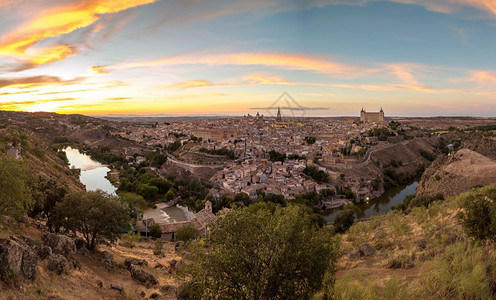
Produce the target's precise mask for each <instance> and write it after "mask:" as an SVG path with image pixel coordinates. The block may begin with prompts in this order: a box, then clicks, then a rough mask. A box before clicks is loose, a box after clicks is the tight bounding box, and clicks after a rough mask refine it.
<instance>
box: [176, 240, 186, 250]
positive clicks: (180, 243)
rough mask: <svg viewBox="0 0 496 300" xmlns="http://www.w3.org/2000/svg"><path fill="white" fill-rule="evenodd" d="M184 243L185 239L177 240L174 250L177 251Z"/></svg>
mask: <svg viewBox="0 0 496 300" xmlns="http://www.w3.org/2000/svg"><path fill="white" fill-rule="evenodd" d="M183 244H184V242H183V241H179V242H176V245H174V250H175V251H176V252H177V251H178V250H179V249H180V248H181V247H182V246H183Z"/></svg>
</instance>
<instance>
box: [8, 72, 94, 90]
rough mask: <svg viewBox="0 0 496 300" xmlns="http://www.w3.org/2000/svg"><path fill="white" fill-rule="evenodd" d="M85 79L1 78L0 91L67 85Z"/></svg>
mask: <svg viewBox="0 0 496 300" xmlns="http://www.w3.org/2000/svg"><path fill="white" fill-rule="evenodd" d="M83 80H84V78H75V79H71V80H63V79H61V78H59V77H56V76H45V75H40V76H30V77H19V78H0V89H1V88H5V87H18V88H28V87H34V86H43V85H67V84H73V83H77V82H81V81H83Z"/></svg>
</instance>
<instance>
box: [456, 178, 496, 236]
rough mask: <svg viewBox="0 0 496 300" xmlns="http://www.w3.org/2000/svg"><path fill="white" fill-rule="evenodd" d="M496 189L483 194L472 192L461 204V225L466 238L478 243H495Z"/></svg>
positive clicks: (487, 190)
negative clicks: (468, 237) (462, 209)
mask: <svg viewBox="0 0 496 300" xmlns="http://www.w3.org/2000/svg"><path fill="white" fill-rule="evenodd" d="M494 201H496V187H495V186H490V187H488V188H486V190H485V192H484V193H481V192H476V191H473V192H472V193H471V194H470V195H469V196H468V197H467V199H466V200H465V202H464V203H463V208H464V213H463V215H462V225H463V228H464V229H465V232H466V233H467V235H468V236H470V237H472V238H473V239H475V240H478V241H493V242H495V241H496V204H495V203H494Z"/></svg>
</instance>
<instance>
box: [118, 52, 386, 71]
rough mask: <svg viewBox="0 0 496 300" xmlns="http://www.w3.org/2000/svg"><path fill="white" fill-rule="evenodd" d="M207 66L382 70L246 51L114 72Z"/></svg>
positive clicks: (179, 58)
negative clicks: (171, 66) (163, 66)
mask: <svg viewBox="0 0 496 300" xmlns="http://www.w3.org/2000/svg"><path fill="white" fill-rule="evenodd" d="M190 64H204V65H210V66H222V65H234V66H266V67H273V68H279V69H283V70H305V71H312V72H317V73H324V74H330V75H334V76H340V77H359V76H365V75H366V74H371V73H374V72H377V71H379V69H374V68H370V67H365V66H358V65H351V64H344V63H339V62H336V61H332V60H328V59H324V58H319V57H314V56H311V55H305V54H289V53H264V52H253V53H250V52H248V53H247V52H244V53H227V54H218V55H184V56H177V57H168V58H164V59H159V60H152V61H141V62H132V63H123V64H120V65H116V66H113V67H112V68H113V69H117V70H119V69H128V68H138V67H151V66H158V65H190Z"/></svg>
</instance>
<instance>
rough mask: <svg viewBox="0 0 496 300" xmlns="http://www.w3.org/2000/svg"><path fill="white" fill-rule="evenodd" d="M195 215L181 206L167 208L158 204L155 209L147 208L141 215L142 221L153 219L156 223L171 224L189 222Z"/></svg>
mask: <svg viewBox="0 0 496 300" xmlns="http://www.w3.org/2000/svg"><path fill="white" fill-rule="evenodd" d="M194 216H195V213H194V212H192V211H190V210H189V209H188V207H186V206H181V205H173V206H167V205H166V204H165V203H158V204H157V208H149V209H147V210H145V212H144V213H143V219H149V218H153V219H154V220H155V222H156V223H171V222H181V221H188V220H191V219H192V218H193V217H194Z"/></svg>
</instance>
